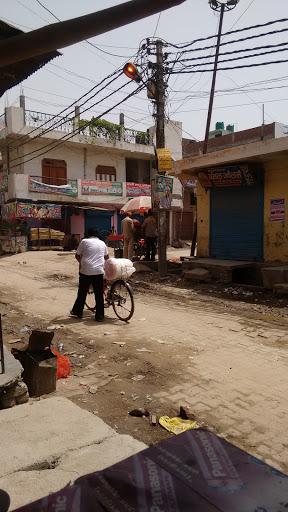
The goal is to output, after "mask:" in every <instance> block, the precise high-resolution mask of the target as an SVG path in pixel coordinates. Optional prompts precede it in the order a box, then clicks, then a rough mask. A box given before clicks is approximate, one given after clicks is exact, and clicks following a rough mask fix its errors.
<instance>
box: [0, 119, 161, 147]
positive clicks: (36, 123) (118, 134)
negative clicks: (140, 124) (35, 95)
mask: <svg viewBox="0 0 288 512" xmlns="http://www.w3.org/2000/svg"><path fill="white" fill-rule="evenodd" d="M2 117H3V116H1V118H0V120H1V119H2ZM3 122H5V117H4V121H3ZM1 124H2V123H1V122H0V125H1ZM25 124H26V125H27V126H33V127H35V128H43V130H46V129H47V128H48V129H49V130H57V131H63V132H67V133H72V132H73V131H75V134H77V133H80V134H82V135H84V136H87V137H97V138H101V139H105V140H111V141H115V140H124V141H125V142H129V143H132V144H142V145H145V146H148V145H150V144H152V142H150V136H149V134H147V133H145V132H139V131H138V130H132V129H129V128H123V129H119V130H116V131H110V132H109V131H105V130H103V129H102V130H101V129H97V127H95V126H87V127H86V128H81V121H80V122H79V121H78V119H77V118H75V117H74V118H67V117H61V116H54V115H53V114H45V113H43V112H34V111H32V110H25ZM4 127H5V124H3V128H4ZM0 130H1V126H0Z"/></svg>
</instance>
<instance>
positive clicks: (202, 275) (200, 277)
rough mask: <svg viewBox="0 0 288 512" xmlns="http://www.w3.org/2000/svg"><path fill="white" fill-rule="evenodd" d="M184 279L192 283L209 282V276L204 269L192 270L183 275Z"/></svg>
mask: <svg viewBox="0 0 288 512" xmlns="http://www.w3.org/2000/svg"><path fill="white" fill-rule="evenodd" d="M184 277H185V279H187V280H188V281H191V282H194V283H206V282H207V281H211V275H210V272H209V271H208V270H206V269H205V268H194V269H193V270H188V272H185V274H184Z"/></svg>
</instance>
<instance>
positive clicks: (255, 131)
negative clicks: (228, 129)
mask: <svg viewBox="0 0 288 512" xmlns="http://www.w3.org/2000/svg"><path fill="white" fill-rule="evenodd" d="M261 136H262V126H257V127H256V128H250V129H249V130H243V131H241V132H235V133H231V134H229V135H222V136H221V137H215V138H214V139H209V141H208V153H212V152H213V151H219V150H221V149H225V148H231V147H234V146H242V144H249V143H252V142H259V141H260V140H261ZM274 137H275V123H271V124H266V125H265V126H264V140H268V139H273V138H274ZM203 145H204V141H201V142H191V140H190V139H182V148H183V158H188V157H190V156H198V155H199V154H201V151H202V150H203Z"/></svg>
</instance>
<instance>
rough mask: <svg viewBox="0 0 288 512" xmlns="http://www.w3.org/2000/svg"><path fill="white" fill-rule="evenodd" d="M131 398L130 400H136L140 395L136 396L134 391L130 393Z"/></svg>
mask: <svg viewBox="0 0 288 512" xmlns="http://www.w3.org/2000/svg"><path fill="white" fill-rule="evenodd" d="M131 398H132V400H133V401H134V402H135V400H137V399H138V398H140V397H139V396H137V395H135V393H133V394H132V395H131Z"/></svg>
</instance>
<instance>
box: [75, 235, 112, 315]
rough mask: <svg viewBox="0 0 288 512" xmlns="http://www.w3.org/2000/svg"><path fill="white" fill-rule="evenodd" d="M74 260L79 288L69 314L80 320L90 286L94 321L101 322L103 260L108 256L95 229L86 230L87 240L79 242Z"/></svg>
mask: <svg viewBox="0 0 288 512" xmlns="http://www.w3.org/2000/svg"><path fill="white" fill-rule="evenodd" d="M75 258H76V259H77V261H79V288H78V295H77V299H76V301H75V304H74V306H73V308H72V310H71V311H70V314H71V315H73V316H77V318H82V316H83V309H84V305H85V300H86V296H87V292H88V290H89V287H90V285H91V284H92V286H93V290H94V294H95V301H96V313H95V320H96V321H97V322H103V320H104V297H103V275H104V264H105V260H107V259H108V258H109V255H108V248H107V246H106V244H105V243H104V242H102V241H101V240H99V238H98V230H97V229H96V228H90V229H89V230H88V238H83V240H81V242H80V244H79V247H78V249H77V251H76V254H75Z"/></svg>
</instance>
